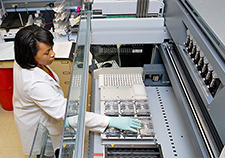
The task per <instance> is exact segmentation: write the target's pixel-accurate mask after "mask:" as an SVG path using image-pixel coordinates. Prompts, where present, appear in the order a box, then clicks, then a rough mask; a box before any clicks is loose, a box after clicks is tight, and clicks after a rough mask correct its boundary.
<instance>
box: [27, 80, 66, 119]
mask: <svg viewBox="0 0 225 158" xmlns="http://www.w3.org/2000/svg"><path fill="white" fill-rule="evenodd" d="M57 88H58V87H56V86H52V85H51V84H49V83H48V82H36V83H35V84H33V85H31V88H30V97H31V98H32V100H33V101H34V102H35V103H36V104H37V105H38V106H39V107H40V108H41V109H43V110H44V111H45V112H46V113H47V114H48V115H50V116H51V117H52V118H55V119H57V120H63V118H64V114H65V108H66V99H65V98H64V96H63V95H62V94H61V93H59V91H58V90H57Z"/></svg>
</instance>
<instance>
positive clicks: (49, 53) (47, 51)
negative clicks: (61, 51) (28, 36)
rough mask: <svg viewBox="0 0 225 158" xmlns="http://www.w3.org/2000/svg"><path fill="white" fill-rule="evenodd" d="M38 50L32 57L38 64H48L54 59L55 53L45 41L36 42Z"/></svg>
mask: <svg viewBox="0 0 225 158" xmlns="http://www.w3.org/2000/svg"><path fill="white" fill-rule="evenodd" d="M37 46H38V52H37V54H36V56H34V59H35V60H36V61H37V63H38V65H39V66H42V65H50V64H51V63H52V62H53V61H54V59H55V53H54V52H53V49H52V46H50V45H48V44H45V43H42V42H40V43H38V44H37Z"/></svg>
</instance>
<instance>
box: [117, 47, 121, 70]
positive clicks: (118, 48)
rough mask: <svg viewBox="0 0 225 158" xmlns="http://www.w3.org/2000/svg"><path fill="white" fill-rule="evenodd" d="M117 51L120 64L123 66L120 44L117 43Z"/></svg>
mask: <svg viewBox="0 0 225 158" xmlns="http://www.w3.org/2000/svg"><path fill="white" fill-rule="evenodd" d="M116 46H117V52H118V61H119V66H120V67H121V59H120V44H117V45H116Z"/></svg>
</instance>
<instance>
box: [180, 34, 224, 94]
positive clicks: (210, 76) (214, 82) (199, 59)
mask: <svg viewBox="0 0 225 158" xmlns="http://www.w3.org/2000/svg"><path fill="white" fill-rule="evenodd" d="M184 45H185V48H186V51H187V53H188V54H189V56H190V58H191V59H192V61H193V63H194V64H195V66H196V68H197V70H198V71H199V73H200V75H201V77H202V78H203V80H204V82H205V84H206V85H207V87H208V89H209V91H210V93H211V94H212V95H213V96H214V95H215V92H216V90H217V88H218V85H219V82H220V80H219V79H218V76H217V74H216V72H215V71H214V70H213V67H212V66H211V64H210V63H209V61H208V59H207V58H206V57H205V55H204V53H203V52H202V51H201V49H200V47H199V46H198V45H197V43H196V41H195V40H194V38H193V36H192V35H191V34H190V33H189V32H188V33H187V37H186V41H185V43H184Z"/></svg>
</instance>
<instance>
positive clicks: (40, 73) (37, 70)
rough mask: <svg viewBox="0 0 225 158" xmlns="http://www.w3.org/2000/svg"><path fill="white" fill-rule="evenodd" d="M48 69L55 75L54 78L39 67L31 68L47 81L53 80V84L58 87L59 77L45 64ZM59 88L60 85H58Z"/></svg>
mask: <svg viewBox="0 0 225 158" xmlns="http://www.w3.org/2000/svg"><path fill="white" fill-rule="evenodd" d="M46 66H47V65H46ZM47 68H48V69H50V70H51V71H52V73H53V75H54V77H55V79H56V80H54V79H53V78H52V77H51V76H50V75H49V74H47V73H46V72H45V71H44V70H42V69H41V68H39V67H35V68H32V71H34V72H37V73H38V74H39V75H41V76H42V77H43V78H45V79H48V80H49V81H51V82H53V83H54V85H56V86H57V87H60V85H59V78H58V76H57V75H56V74H55V72H54V71H53V70H52V69H51V68H50V67H49V66H47ZM60 88H61V87H60Z"/></svg>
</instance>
